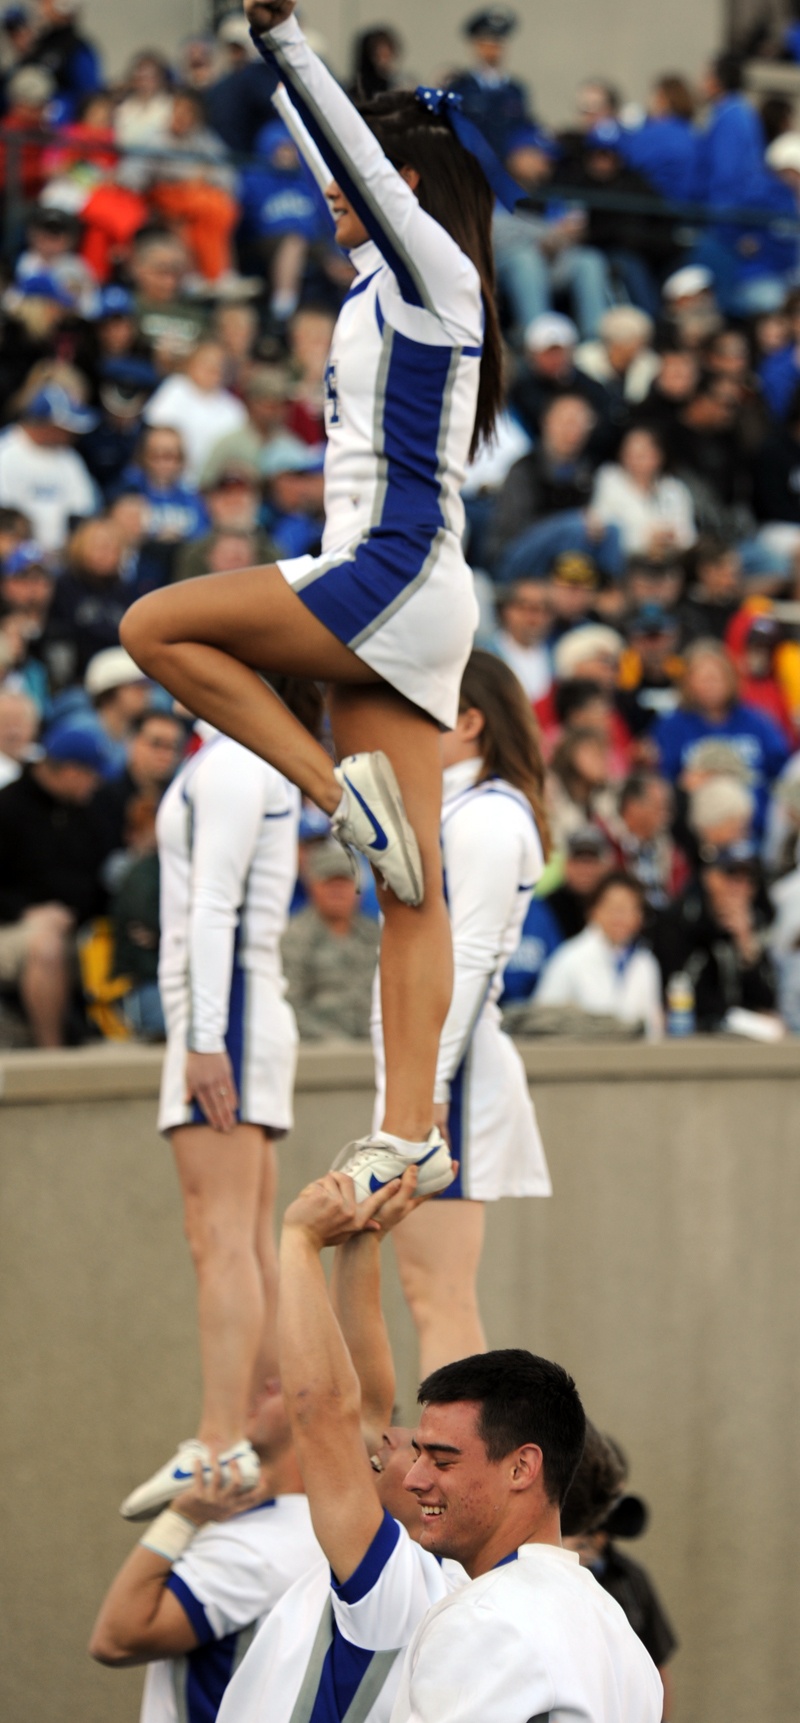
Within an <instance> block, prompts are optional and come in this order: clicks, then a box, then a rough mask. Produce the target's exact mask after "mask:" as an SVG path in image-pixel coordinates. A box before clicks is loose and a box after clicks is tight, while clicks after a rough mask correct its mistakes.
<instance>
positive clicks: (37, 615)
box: [0, 540, 55, 715]
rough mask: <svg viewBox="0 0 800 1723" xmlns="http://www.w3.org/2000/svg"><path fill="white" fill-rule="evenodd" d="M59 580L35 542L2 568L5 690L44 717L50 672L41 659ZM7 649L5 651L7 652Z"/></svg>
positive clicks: (0, 642) (0, 634)
mask: <svg viewBox="0 0 800 1723" xmlns="http://www.w3.org/2000/svg"><path fill="white" fill-rule="evenodd" d="M54 587H55V577H54V574H53V570H52V568H51V566H50V563H49V562H48V559H47V557H46V556H45V553H44V551H43V550H42V549H41V548H40V546H39V545H38V544H34V543H33V541H32V540H27V541H26V542H24V543H23V544H18V545H17V546H16V548H15V549H14V550H12V551H10V552H9V554H8V556H6V557H4V559H3V562H2V566H0V657H3V656H4V657H5V659H6V662H5V664H4V665H3V666H2V672H0V673H2V677H3V686H4V687H13V688H16V689H18V690H19V691H20V692H21V693H23V694H27V695H28V697H29V699H31V700H33V701H34V703H35V705H36V707H37V710H38V711H39V713H40V715H41V713H43V712H44V711H45V709H46V707H47V705H48V701H49V697H50V689H49V684H48V679H47V671H46V670H45V667H44V665H43V664H42V662H41V660H40V658H39V657H38V643H39V641H40V640H41V638H42V634H43V633H44V628H45V624H46V622H47V616H48V612H49V610H50V605H51V603H52V600H53V590H54ZM4 649H5V652H4Z"/></svg>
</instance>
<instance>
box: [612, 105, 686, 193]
mask: <svg viewBox="0 0 800 1723" xmlns="http://www.w3.org/2000/svg"><path fill="white" fill-rule="evenodd" d="M694 111H695V102H694V96H693V95H692V92H691V90H690V88H689V85H688V84H687V82H686V79H685V78H681V77H678V76H677V75H673V74H668V75H667V76H665V77H663V78H659V80H658V82H657V83H656V84H654V86H653V90H652V94H651V97H650V104H649V109H648V113H647V117H646V119H645V121H644V124H643V125H641V126H636V127H634V128H632V129H627V128H626V129H625V130H624V131H623V134H622V139H621V144H620V148H621V151H622V154H623V156H624V159H625V161H626V162H627V164H628V166H629V167H632V168H635V169H636V171H637V173H640V174H643V175H644V177H645V179H648V180H649V181H650V184H651V185H653V186H655V189H656V191H658V192H660V193H661V196H662V197H664V198H667V199H668V200H669V202H670V203H687V202H689V201H690V200H691V199H692V198H693V197H694V190H695V181H696V178H697V146H698V134H697V132H696V130H695V127H694V124H693V121H694Z"/></svg>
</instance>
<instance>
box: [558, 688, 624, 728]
mask: <svg viewBox="0 0 800 1723" xmlns="http://www.w3.org/2000/svg"><path fill="white" fill-rule="evenodd" d="M595 700H604V701H605V702H606V705H607V706H608V707H609V708H610V706H611V701H610V699H609V697H608V695H607V694H606V691H605V689H604V688H602V687H601V685H600V683H599V682H595V681H594V679H593V678H592V677H591V676H565V678H564V681H563V682H557V683H556V685H555V687H554V689H553V707H554V710H555V715H556V717H557V719H558V722H559V724H560V725H561V727H562V729H567V728H568V726H570V725H571V724H572V723H573V721H574V719H575V718H577V717H578V715H579V714H580V713H581V712H584V711H585V710H586V707H587V706H592V705H593V704H594V702H595Z"/></svg>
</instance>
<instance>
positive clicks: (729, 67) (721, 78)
mask: <svg viewBox="0 0 800 1723" xmlns="http://www.w3.org/2000/svg"><path fill="white" fill-rule="evenodd" d="M711 70H712V72H713V74H714V77H715V78H716V80H717V83H718V84H719V85H720V86H721V88H722V89H723V90H725V91H726V92H727V93H728V95H733V94H735V92H736V91H737V90H741V88H742V86H743V84H744V61H743V59H742V56H741V54H735V53H731V52H728V53H726V54H717V57H716V59H714V60H712V62H711Z"/></svg>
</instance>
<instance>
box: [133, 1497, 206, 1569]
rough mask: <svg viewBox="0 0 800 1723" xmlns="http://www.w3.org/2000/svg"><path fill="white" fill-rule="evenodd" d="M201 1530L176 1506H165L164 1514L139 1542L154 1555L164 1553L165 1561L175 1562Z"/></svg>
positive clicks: (154, 1522) (160, 1515) (149, 1527)
mask: <svg viewBox="0 0 800 1723" xmlns="http://www.w3.org/2000/svg"><path fill="white" fill-rule="evenodd" d="M199 1530H200V1527H199V1526H196V1525H195V1524H194V1521H193V1520H187V1519H186V1518H185V1517H184V1515H183V1514H179V1513H176V1511H175V1509H174V1508H165V1509H164V1512H163V1514H159V1516H158V1519H157V1520H154V1521H153V1524H152V1525H151V1526H148V1528H147V1531H146V1532H145V1533H144V1536H143V1537H140V1539H139V1542H140V1544H141V1545H142V1548H143V1549H146V1550H152V1551H153V1554H154V1555H162V1556H163V1557H164V1560H165V1561H168V1562H174V1561H177V1560H178V1557H179V1556H181V1555H183V1552H184V1550H185V1549H187V1548H188V1546H189V1544H190V1543H191V1541H192V1538H193V1537H196V1536H197V1533H198V1532H199Z"/></svg>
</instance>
